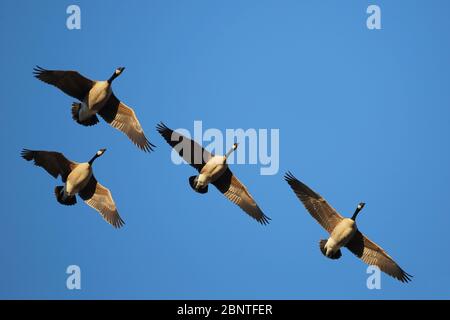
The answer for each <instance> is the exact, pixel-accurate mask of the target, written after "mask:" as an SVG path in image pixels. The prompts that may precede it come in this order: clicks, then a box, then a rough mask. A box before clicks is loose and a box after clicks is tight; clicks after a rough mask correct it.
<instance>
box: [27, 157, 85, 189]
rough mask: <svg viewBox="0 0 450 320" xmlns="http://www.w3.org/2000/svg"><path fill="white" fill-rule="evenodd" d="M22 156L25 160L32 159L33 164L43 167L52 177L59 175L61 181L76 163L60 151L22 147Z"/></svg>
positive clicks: (64, 179)
mask: <svg viewBox="0 0 450 320" xmlns="http://www.w3.org/2000/svg"><path fill="white" fill-rule="evenodd" d="M21 156H22V158H24V159H25V160H27V161H31V160H34V164H35V165H36V166H39V167H41V168H44V169H45V171H47V172H48V173H49V174H50V175H52V176H53V177H54V178H58V176H61V178H62V181H63V182H66V180H67V176H68V175H69V174H70V172H72V169H73V168H74V167H75V166H76V165H77V163H76V162H73V161H70V160H68V159H67V158H66V157H65V156H64V155H63V154H62V153H59V152H54V151H36V150H28V149H23V150H22V153H21Z"/></svg>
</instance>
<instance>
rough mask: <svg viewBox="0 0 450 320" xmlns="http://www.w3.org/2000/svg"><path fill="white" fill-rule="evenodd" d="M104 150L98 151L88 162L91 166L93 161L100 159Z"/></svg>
mask: <svg viewBox="0 0 450 320" xmlns="http://www.w3.org/2000/svg"><path fill="white" fill-rule="evenodd" d="M105 151H106V149H100V150H98V151H97V152H96V153H95V155H94V156H93V157H92V159H91V160H89V164H90V165H92V164H93V163H94V161H95V159H97V158H99V157H101V156H102V155H103V154H104V153H105Z"/></svg>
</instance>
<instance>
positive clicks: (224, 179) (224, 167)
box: [156, 122, 270, 225]
mask: <svg viewBox="0 0 450 320" xmlns="http://www.w3.org/2000/svg"><path fill="white" fill-rule="evenodd" d="M156 128H157V130H158V132H159V133H160V134H161V135H162V137H163V138H164V139H165V140H166V141H167V143H168V144H169V145H170V146H171V147H172V148H174V149H175V150H176V151H178V153H179V154H180V156H181V157H182V158H183V159H184V160H185V161H186V162H187V163H189V164H190V165H191V166H192V167H194V168H195V169H197V171H198V172H199V175H197V176H192V177H190V178H189V184H190V186H191V187H192V189H193V190H194V191H196V192H198V193H201V194H204V193H207V192H208V185H209V184H210V183H212V184H213V185H214V186H215V187H216V188H217V189H218V190H219V191H220V192H222V193H223V194H224V195H225V197H227V198H228V199H229V200H230V201H231V202H233V203H235V204H237V205H238V206H239V207H240V208H241V209H242V210H244V211H245V212H246V213H247V214H248V215H250V216H251V217H252V218H253V219H255V220H256V221H258V222H259V223H261V224H263V225H265V224H268V223H269V220H270V218H269V217H267V216H266V215H265V214H264V213H263V212H262V211H261V209H260V208H259V207H258V205H257V204H256V202H255V200H253V197H252V196H251V195H250V193H249V192H248V191H247V188H246V187H245V186H244V185H243V184H242V183H241V182H240V181H239V180H238V178H236V177H235V176H234V175H233V173H232V172H231V170H230V169H229V168H228V164H227V163H226V161H227V158H228V157H229V156H230V154H231V153H232V152H233V151H234V150H236V148H237V144H234V145H233V147H232V148H231V149H230V150H229V151H228V152H227V153H226V154H225V156H215V155H212V154H211V153H210V152H208V151H207V150H205V149H204V148H203V147H202V146H200V145H199V144H198V143H196V142H195V141H193V140H190V139H188V138H186V137H185V136H183V135H181V134H179V133H177V132H175V131H173V130H171V129H169V128H168V127H167V126H166V125H165V124H163V123H162V122H161V123H160V124H158V125H157V127H156ZM189 151H190V152H189Z"/></svg>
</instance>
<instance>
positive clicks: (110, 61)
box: [0, 0, 450, 299]
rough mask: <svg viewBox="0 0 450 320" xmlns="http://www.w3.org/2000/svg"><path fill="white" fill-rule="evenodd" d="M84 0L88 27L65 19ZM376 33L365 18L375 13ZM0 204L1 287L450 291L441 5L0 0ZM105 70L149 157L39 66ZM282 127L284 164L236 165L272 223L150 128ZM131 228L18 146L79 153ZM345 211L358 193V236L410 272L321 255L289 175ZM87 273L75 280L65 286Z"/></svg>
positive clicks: (447, 67) (379, 293) (34, 294)
mask: <svg viewBox="0 0 450 320" xmlns="http://www.w3.org/2000/svg"><path fill="white" fill-rule="evenodd" d="M70 4H77V5H79V6H80V7H81V14H82V16H81V17H82V29H81V30H74V31H70V30H68V29H67V28H66V17H67V14H66V8H67V6H69V5H70ZM369 4H377V5H379V6H380V7H381V10H382V30H378V31H370V30H368V29H367V28H366V18H367V14H366V8H367V6H368V5H369ZM0 9H1V10H0V15H1V19H0V34H1V40H2V43H3V47H2V50H1V51H0V55H1V58H2V61H4V64H3V66H2V72H3V77H2V80H0V81H1V82H2V88H3V95H2V97H3V106H2V115H3V121H2V126H0V130H1V135H0V139H1V145H2V149H3V152H2V157H0V163H1V170H2V176H3V178H4V181H3V183H2V184H1V187H0V188H1V190H0V191H1V193H0V194H1V199H2V202H3V210H2V213H1V215H2V224H1V232H0V261H1V263H0V298H33V299H34V298H63V299H77V298H86V299H92V298H123V299H129V298H138V299H144V298H145V299H166V298H181V299H184V298H200V299H205V298H208V299H214V298H218V299H221V298H232V299H264V298H267V299H312V298H325V299H329V298H340V299H381V298H386V299H394V298H395V299H407V298H438V299H442V298H449V287H450V274H449V273H448V270H450V258H449V255H448V254H446V252H447V251H448V244H449V239H448V227H449V224H450V214H449V211H448V205H447V203H446V202H447V199H448V195H449V192H450V182H449V181H450V179H449V178H450V168H449V166H448V164H449V161H450V151H449V148H448V146H449V137H450V125H449V124H450V108H449V105H450V90H449V89H448V88H449V85H450V76H449V75H450V63H449V58H448V57H450V45H449V35H450V34H449V33H450V20H449V19H448V12H449V10H450V3H448V1H443V0H442V1H432V2H430V1H395V2H394V1H379V0H377V1H371V2H369V1H346V2H345V4H344V3H343V2H342V1H312V0H311V1H294V0H293V1H287V0H283V1H264V0H263V1H260V0H258V1H256V0H254V1H226V2H224V1H206V0H195V1H194V0H190V1H167V0H165V1H162V0H161V1H148V2H144V1H126V2H119V1H114V2H113V1H20V2H19V1H9V0H8V1H2V2H1V4H0ZM37 64H38V65H40V66H42V67H45V68H49V69H76V70H79V71H80V72H81V73H83V74H84V75H86V76H88V77H91V78H94V79H106V78H107V77H108V76H109V75H110V74H111V73H112V72H113V70H114V68H116V67H118V66H125V67H126V70H125V72H124V73H123V74H122V75H121V76H120V77H119V78H118V79H117V80H116V81H115V83H114V90H115V92H116V95H117V96H118V97H119V98H121V99H123V100H124V101H125V102H126V103H127V104H128V105H130V106H132V107H134V109H135V111H136V113H137V115H138V117H139V119H140V122H141V124H142V125H143V127H144V129H145V131H146V133H147V136H148V137H149V138H150V140H151V141H152V142H153V143H154V144H156V145H157V146H158V147H157V149H156V151H155V152H154V153H151V154H145V153H143V152H140V151H139V150H138V149H137V148H135V147H134V146H133V145H132V144H131V143H130V142H129V141H128V140H127V139H126V137H125V136H123V135H122V134H121V133H119V132H118V131H116V130H114V129H112V128H110V127H109V126H107V125H106V124H105V123H104V122H103V123H101V124H99V125H97V126H95V127H92V128H85V127H82V126H80V125H78V124H76V123H75V122H74V121H73V120H72V119H71V116H70V105H71V102H72V101H73V99H72V98H70V97H68V96H66V95H64V94H63V93H61V92H59V91H58V90H56V89H55V88H52V87H50V86H48V85H45V84H44V83H41V82H39V81H37V80H36V79H34V78H33V77H32V74H31V72H32V68H33V67H34V66H35V65H37ZM195 120H201V121H203V126H204V127H205V128H218V129H221V130H223V131H225V129H227V128H245V129H248V128H256V129H272V128H275V129H279V130H280V172H279V173H278V174H277V175H274V176H261V175H260V174H259V172H260V166H259V165H234V166H233V167H232V170H233V171H234V173H235V174H236V175H237V176H238V177H239V178H240V179H241V181H243V182H244V183H245V184H246V185H247V186H248V188H249V190H250V192H251V193H252V195H253V196H254V197H255V199H256V200H257V201H258V203H259V205H260V207H261V208H262V209H263V210H264V212H265V213H266V214H267V215H268V216H270V217H271V218H272V222H271V224H270V225H269V226H267V227H263V226H260V225H258V224H257V223H256V222H255V221H253V220H252V219H249V218H248V217H247V216H246V215H245V214H244V213H243V212H242V211H240V209H239V208H238V207H236V206H235V205H233V204H232V203H231V202H229V201H227V200H226V199H225V198H224V197H223V196H222V195H221V194H219V192H216V190H214V189H211V190H210V192H209V193H208V194H207V195H205V196H202V195H199V194H195V193H194V192H192V190H191V189H190V187H189V185H188V183H187V178H188V177H189V176H191V175H193V174H194V170H193V169H191V168H190V167H188V166H175V165H174V164H173V163H172V162H171V160H170V148H169V146H168V145H167V144H166V143H165V141H164V140H163V139H162V138H161V137H160V136H159V135H158V134H157V132H156V131H155V125H156V123H157V122H159V121H164V122H165V123H166V124H167V125H168V126H169V127H172V128H180V127H181V128H187V129H191V130H192V129H193V124H194V121H195ZM101 147H106V148H108V151H107V153H105V155H104V156H103V157H102V158H101V159H99V160H97V162H96V163H95V174H96V177H97V178H98V180H99V181H100V182H101V183H102V184H104V185H105V186H107V187H109V188H110V189H111V191H112V193H113V196H114V199H115V201H116V203H117V206H118V208H119V212H120V213H121V215H122V217H123V219H124V220H125V222H126V225H125V227H124V228H123V229H121V230H114V229H113V228H112V227H111V226H109V225H108V224H106V223H105V222H104V221H103V220H102V219H101V218H100V216H99V215H98V214H96V213H95V211H93V210H92V209H91V208H89V207H88V206H86V205H85V204H83V203H82V202H81V201H79V204H78V205H77V206H75V207H63V206H61V205H59V204H58V203H57V202H56V201H55V199H54V196H53V188H54V186H55V185H57V184H58V185H59V184H60V181H56V180H54V179H53V178H52V177H51V176H49V175H48V174H47V173H46V172H45V171H44V170H42V169H40V168H37V167H33V166H32V165H31V164H30V163H26V162H25V161H23V160H22V159H21V158H20V157H19V153H20V150H21V149H22V148H30V149H44V150H57V151H61V152H63V153H64V154H66V155H67V157H69V158H71V159H73V160H76V161H87V160H88V159H89V158H90V157H91V156H92V155H93V153H94V152H96V151H97V150H98V149H99V148H101ZM287 170H291V171H292V172H293V173H294V174H295V175H296V176H297V178H299V179H300V180H302V181H304V182H305V183H307V184H308V185H310V186H311V187H312V188H313V189H315V190H316V191H317V192H319V193H320V194H322V195H323V196H324V197H325V198H326V199H327V200H328V201H329V202H330V203H331V204H332V205H333V206H334V207H335V208H336V209H338V210H339V211H340V212H341V213H342V214H343V215H346V216H349V215H351V213H352V212H353V210H354V208H355V206H356V205H357V203H358V202H360V201H364V202H366V203H367V206H366V208H365V209H364V210H363V212H362V213H361V215H360V217H359V221H358V225H359V227H360V229H361V230H362V231H363V232H364V233H365V234H367V235H368V236H369V237H370V238H371V239H372V240H374V241H375V242H377V243H378V244H380V245H381V246H382V247H383V248H384V249H386V250H387V251H388V253H389V254H390V255H392V256H393V257H394V258H395V259H396V261H397V262H398V263H399V264H400V265H401V266H402V267H403V268H404V269H405V270H406V271H407V272H409V273H411V274H413V275H414V279H413V281H412V282H411V283H409V284H406V285H405V284H402V283H400V282H398V281H396V280H394V279H392V278H390V277H387V276H383V277H382V289H381V290H368V289H367V288H366V279H367V276H368V275H367V274H366V265H365V264H363V263H362V262H360V261H359V260H358V259H356V258H355V257H354V256H353V255H352V254H351V253H350V252H348V251H344V252H343V257H342V258H341V259H340V260H339V261H331V260H329V259H326V258H324V257H323V256H322V254H321V253H320V251H319V246H318V242H319V239H322V238H324V237H326V233H325V231H324V230H322V229H321V228H320V226H319V225H318V224H317V223H316V222H315V221H314V220H313V219H312V218H311V217H310V216H309V214H308V213H307V212H306V210H305V209H304V208H303V206H302V205H301V204H300V202H299V201H298V200H297V199H296V197H295V196H294V194H293V193H292V191H291V190H290V188H289V187H288V185H287V184H286V183H285V182H284V181H283V178H282V176H283V174H284V172H285V171H287ZM72 264H76V265H79V266H80V268H81V272H82V280H81V281H82V290H80V291H76V290H74V291H69V290H67V289H66V278H67V275H66V273H65V270H66V268H67V266H68V265H72Z"/></svg>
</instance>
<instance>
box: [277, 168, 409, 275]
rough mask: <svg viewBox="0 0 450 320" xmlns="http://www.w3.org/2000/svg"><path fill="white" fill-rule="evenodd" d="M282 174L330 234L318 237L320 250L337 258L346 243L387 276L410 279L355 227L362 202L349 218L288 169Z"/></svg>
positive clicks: (351, 249) (329, 256)
mask: <svg viewBox="0 0 450 320" xmlns="http://www.w3.org/2000/svg"><path fill="white" fill-rule="evenodd" d="M284 178H285V180H286V181H287V183H288V184H289V185H290V186H291V188H292V190H293V191H294V192H295V194H296V195H297V197H298V198H299V199H300V201H301V202H302V203H303V205H304V206H305V208H306V209H307V210H308V211H309V213H310V214H311V215H312V216H313V218H314V219H316V220H317V222H319V224H320V225H321V226H322V227H323V228H324V229H325V230H326V231H328V233H329V234H330V237H329V238H328V240H320V251H322V253H323V254H324V255H325V256H326V257H328V258H330V259H339V258H340V257H341V255H342V254H341V250H340V248H342V247H346V248H347V249H349V250H350V251H351V252H353V254H355V255H356V256H357V257H359V258H361V259H362V260H363V261H364V262H365V263H367V264H369V265H375V266H377V267H378V268H380V270H381V271H383V272H385V273H387V274H388V275H390V276H391V277H394V278H396V279H398V280H400V281H401V282H409V281H411V278H412V276H411V275H410V274H408V273H406V272H405V271H403V269H402V268H400V267H399V265H398V264H397V263H395V261H394V260H393V259H392V258H391V257H390V256H389V255H388V254H387V253H386V252H385V251H384V250H383V249H382V248H381V247H380V246H378V245H377V244H376V243H375V242H372V241H370V240H369V239H368V238H367V237H366V236H364V235H363V234H362V233H361V232H360V231H359V230H358V228H357V226H356V223H355V220H356V217H357V215H358V213H359V212H360V211H361V210H362V208H364V205H365V203H363V202H361V203H360V204H358V206H357V207H356V210H355V213H354V214H353V216H352V217H351V218H350V219H349V218H344V217H342V216H341V215H340V214H339V213H338V212H337V211H336V210H335V209H333V208H332V207H331V206H330V205H329V204H328V202H327V201H326V200H325V199H324V198H322V197H321V196H320V195H319V194H317V193H315V192H314V191H313V190H311V189H310V188H309V187H308V186H306V185H305V184H303V183H302V182H300V181H299V180H297V179H296V178H295V177H294V176H293V175H292V173H290V172H288V173H287V174H286V175H285V177H284Z"/></svg>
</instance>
